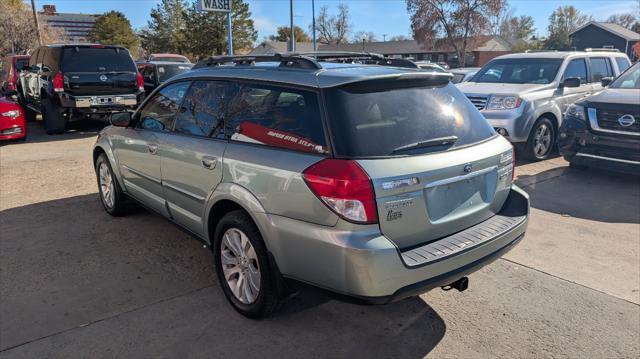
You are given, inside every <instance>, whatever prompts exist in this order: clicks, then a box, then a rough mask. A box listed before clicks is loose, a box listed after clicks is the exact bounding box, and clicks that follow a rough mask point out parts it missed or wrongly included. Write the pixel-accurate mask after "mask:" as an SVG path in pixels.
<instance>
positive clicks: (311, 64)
mask: <svg viewBox="0 0 640 359" xmlns="http://www.w3.org/2000/svg"><path fill="white" fill-rule="evenodd" d="M258 62H279V63H280V67H291V68H298V69H309V70H320V69H322V66H321V65H320V64H319V63H318V62H317V61H316V60H314V59H312V58H309V57H306V56H301V55H297V54H291V55H283V54H278V53H276V54H273V55H260V56H212V57H210V58H208V59H206V60H201V61H198V63H197V64H196V65H195V66H194V67H193V69H194V70H195V69H200V68H204V67H212V66H222V65H227V64H234V65H236V66H254V65H255V64H256V63H258Z"/></svg>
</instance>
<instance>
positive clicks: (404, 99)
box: [327, 80, 494, 157]
mask: <svg viewBox="0 0 640 359" xmlns="http://www.w3.org/2000/svg"><path fill="white" fill-rule="evenodd" d="M327 108H328V110H329V122H330V128H331V134H332V137H333V140H334V145H335V147H336V154H337V155H344V156H356V157H360V156H363V157H366V156H387V155H391V154H398V155H408V154H418V153H425V152H430V151H431V152H433V151H444V150H447V149H450V148H455V147H460V146H464V145H468V144H472V143H476V142H479V141H482V140H484V139H487V138H489V137H491V136H493V135H494V131H493V129H492V128H491V126H489V123H488V122H487V121H486V120H485V119H484V117H483V116H482V114H480V112H478V111H477V110H476V109H475V107H473V106H472V105H471V104H470V103H469V100H468V99H467V98H466V97H465V96H464V95H463V94H462V93H461V92H460V91H459V90H458V89H457V88H456V87H455V85H453V84H451V83H449V84H448V85H446V86H443V87H434V86H430V85H429V83H428V82H426V81H424V80H413V81H402V82H399V81H398V82H390V81H378V82H376V83H371V82H366V83H356V84H351V85H346V86H342V87H339V88H336V89H330V90H328V91H327ZM452 136H455V137H457V140H455V142H454V143H453V144H450V143H449V144H447V145H436V146H430V147H423V148H419V149H416V150H411V151H401V150H399V149H400V148H402V147H405V148H406V146H409V145H412V144H417V143H420V142H425V141H429V140H434V139H441V138H445V137H449V138H452Z"/></svg>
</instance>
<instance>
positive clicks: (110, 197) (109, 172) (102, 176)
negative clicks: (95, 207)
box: [95, 153, 131, 217]
mask: <svg viewBox="0 0 640 359" xmlns="http://www.w3.org/2000/svg"><path fill="white" fill-rule="evenodd" d="M95 170H96V178H97V180H98V192H99V195H100V201H101V202H102V206H103V207H104V210H105V211H107V213H109V214H110V215H112V216H115V217H119V216H122V215H125V214H127V213H128V212H129V210H130V208H131V206H130V203H129V201H128V198H127V197H126V195H125V194H124V192H123V191H122V188H120V184H119V183H118V180H117V179H116V176H115V174H114V173H113V169H112V168H111V163H109V159H108V158H107V156H106V155H105V154H104V153H102V154H100V155H99V156H98V158H97V159H96V163H95Z"/></svg>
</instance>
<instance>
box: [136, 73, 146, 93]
mask: <svg viewBox="0 0 640 359" xmlns="http://www.w3.org/2000/svg"><path fill="white" fill-rule="evenodd" d="M136 82H137V83H138V90H140V91H144V79H143V78H142V74H140V73H139V72H138V74H137V76H136Z"/></svg>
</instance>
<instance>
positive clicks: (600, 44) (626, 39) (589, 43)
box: [569, 21, 640, 60]
mask: <svg viewBox="0 0 640 359" xmlns="http://www.w3.org/2000/svg"><path fill="white" fill-rule="evenodd" d="M569 36H570V37H571V43H572V45H573V46H574V47H575V48H576V50H584V49H588V48H612V49H618V50H619V51H620V52H624V53H626V54H627V56H629V58H630V59H631V60H637V55H636V54H634V52H633V46H634V45H635V44H636V43H637V42H640V34H638V33H637V32H635V31H631V30H629V29H627V28H625V27H623V26H620V25H618V24H613V23H608V22H597V21H590V22H588V23H586V24H584V25H583V26H581V27H579V28H577V29H576V30H574V31H573V32H572V33H571V34H569Z"/></svg>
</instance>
